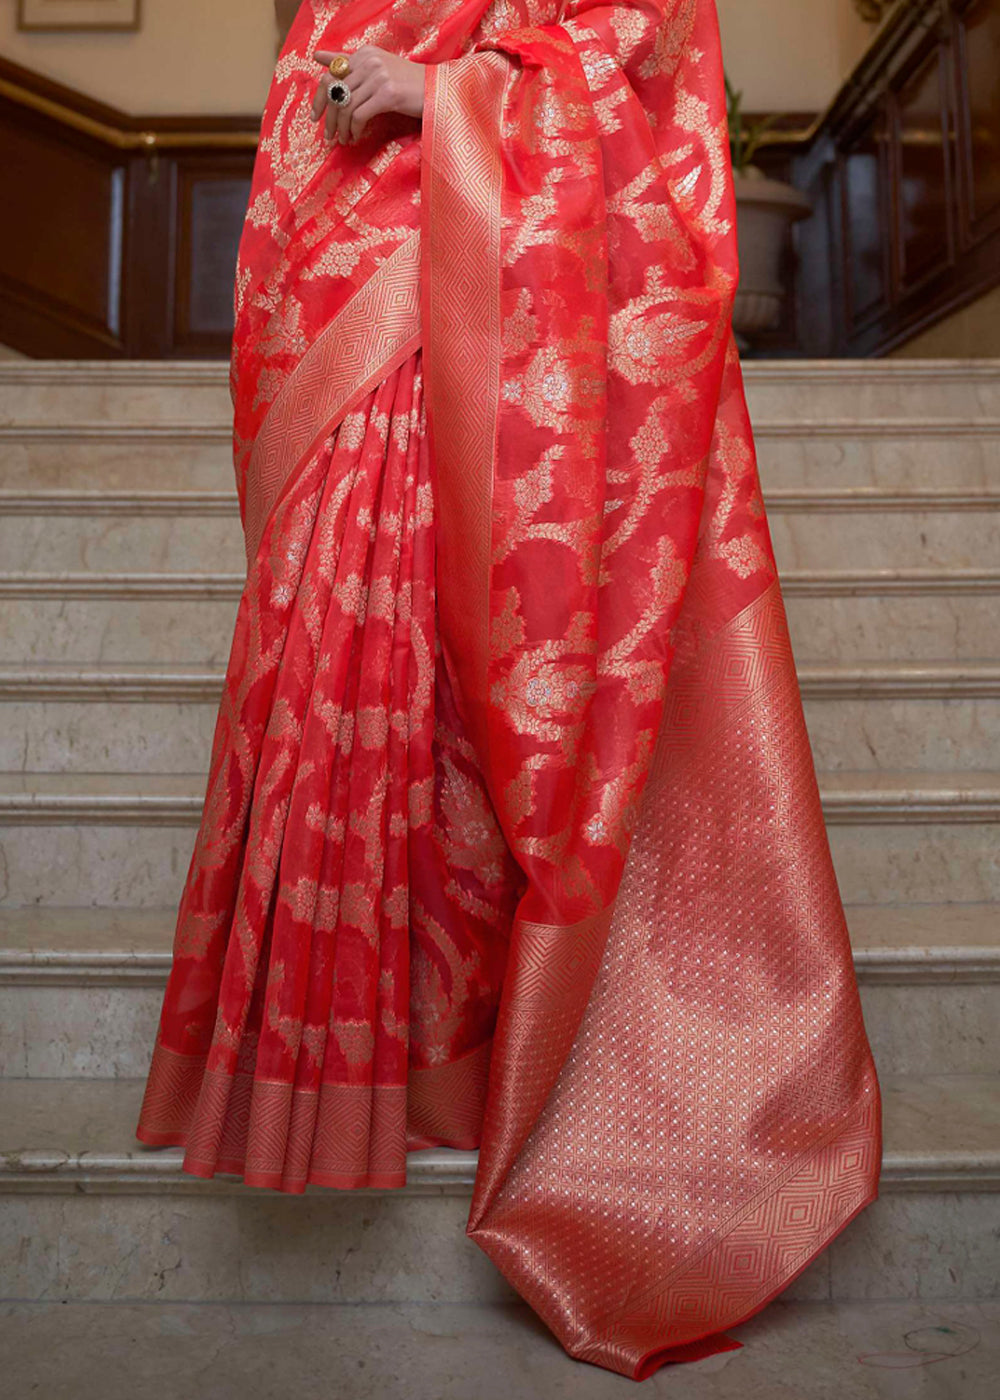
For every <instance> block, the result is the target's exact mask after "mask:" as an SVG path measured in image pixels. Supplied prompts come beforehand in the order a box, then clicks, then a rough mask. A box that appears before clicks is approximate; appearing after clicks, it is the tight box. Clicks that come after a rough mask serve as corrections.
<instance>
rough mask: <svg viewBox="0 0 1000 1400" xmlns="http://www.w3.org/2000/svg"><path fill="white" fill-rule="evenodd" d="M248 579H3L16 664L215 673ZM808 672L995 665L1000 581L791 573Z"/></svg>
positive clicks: (961, 573) (922, 573)
mask: <svg viewBox="0 0 1000 1400" xmlns="http://www.w3.org/2000/svg"><path fill="white" fill-rule="evenodd" d="M242 585H243V578H242V576H241V575H240V574H238V573H218V574H215V573H213V574H208V573H199V574H186V575H179V574H170V573H153V572H141V573H138V572H137V573H97V572H65V573H63V572H60V573H54V574H42V573H35V574H22V573H10V572H5V573H2V574H0V649H2V653H3V655H4V658H5V661H7V662H8V663H10V662H39V661H41V662H75V663H80V662H91V663H93V662H124V663H130V664H148V663H158V664H163V663H166V664H184V665H189V666H190V665H206V664H211V663H212V662H217V661H219V660H220V659H222V658H224V657H226V656H227V655H228V651H229V646H230V643H231V639H232V627H233V620H234V617H235V611H236V605H237V601H238V599H239V596H240V591H241V588H242ZM783 587H784V594H785V598H786V601H787V604H788V614H789V622H790V626H791V630H792V637H793V641H794V644H795V649H796V656H797V659H798V661H799V662H800V663H803V664H815V663H822V664H830V663H832V662H841V663H844V664H847V665H855V664H858V663H864V662H869V661H870V660H871V658H873V657H879V658H880V660H882V661H883V662H896V661H898V662H903V661H906V662H932V661H958V660H962V661H967V660H986V659H989V658H993V657H995V656H997V655H1000V606H998V603H997V599H998V597H1000V570H998V569H989V568H984V569H951V570H944V569H908V570H889V569H886V570H864V571H861V570H853V571H848V570H838V571H829V572H824V571H821V570H799V571H796V570H788V571H786V572H785V574H784V575H783Z"/></svg>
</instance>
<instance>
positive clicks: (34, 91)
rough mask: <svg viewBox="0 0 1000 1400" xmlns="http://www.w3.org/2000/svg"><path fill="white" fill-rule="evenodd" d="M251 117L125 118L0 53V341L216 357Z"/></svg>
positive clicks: (55, 351) (40, 348)
mask: <svg viewBox="0 0 1000 1400" xmlns="http://www.w3.org/2000/svg"><path fill="white" fill-rule="evenodd" d="M257 138H258V123H257V122H256V120H255V119H253V118H215V117H213V118H205V119H202V118H176V117H166V118H134V117H129V116H127V115H126V114H125V113H123V112H119V111H116V110H115V109H114V108H111V107H107V106H105V105H103V104H102V103H98V102H94V101H92V100H91V99H89V98H87V97H84V96H83V95H82V94H80V93H77V92H74V91H72V90H71V89H69V88H65V87H62V86H61V85H59V84H56V83H52V82H49V81H48V80H47V79H44V78H41V77H39V76H38V75H37V74H34V73H31V72H29V71H28V70H26V69H23V68H20V67H18V66H17V65H16V64H12V63H9V62H7V61H6V60H4V59H0V169H2V171H3V194H4V196H5V198H6V200H7V201H8V203H7V207H6V209H5V212H4V217H3V218H2V219H0V342H4V343H6V344H8V345H12V346H13V347H14V348H15V349H17V350H20V351H22V352H23V353H25V354H28V355H37V356H44V357H49V358H51V357H58V356H70V357H100V358H104V357H122V358H152V359H158V358H162V357H165V356H171V357H183V356H225V355H227V354H228V353H229V341H230V337H231V335H232V286H233V270H234V266H235V260H236V247H237V243H238V240H239V235H240V230H241V228H242V223H243V216H244V213H245V209H246V201H247V194H248V191H249V185H250V176H251V172H252V169H253V160H254V154H255V152H256V147H257Z"/></svg>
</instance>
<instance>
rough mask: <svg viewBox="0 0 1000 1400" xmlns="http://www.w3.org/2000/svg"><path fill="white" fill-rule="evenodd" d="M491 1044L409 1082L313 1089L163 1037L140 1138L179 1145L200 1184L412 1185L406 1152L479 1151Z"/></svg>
mask: <svg viewBox="0 0 1000 1400" xmlns="http://www.w3.org/2000/svg"><path fill="white" fill-rule="evenodd" d="M491 1051H492V1042H491V1041H489V1040H487V1041H484V1042H483V1043H482V1044H481V1045H478V1046H476V1047H475V1048H474V1049H473V1050H469V1051H467V1052H466V1054H464V1055H461V1056H459V1058H458V1059H456V1060H451V1061H449V1062H448V1063H447V1064H442V1065H433V1066H429V1067H428V1068H424V1069H414V1068H411V1069H410V1071H409V1077H408V1081H407V1083H406V1084H337V1083H329V1082H324V1083H322V1084H320V1085H319V1087H318V1088H315V1089H305V1088H301V1087H299V1086H297V1085H293V1084H291V1083H287V1082H284V1081H275V1080H269V1079H259V1078H257V1077H256V1076H255V1075H254V1074H253V1073H252V1072H250V1071H246V1070H239V1071H237V1072H235V1073H233V1074H230V1073H227V1072H225V1071H219V1070H211V1069H209V1068H208V1067H207V1060H208V1055H207V1052H203V1053H199V1054H185V1053H184V1052H183V1051H179V1050H172V1049H170V1047H169V1046H166V1045H164V1044H163V1043H162V1042H160V1041H158V1042H157V1044H156V1046H155V1048H154V1051H153V1063H152V1066H151V1068H150V1073H149V1079H148V1084H147V1089H146V1095H145V1098H144V1100H143V1106H142V1111H141V1115H140V1121H139V1126H138V1128H137V1130H136V1136H137V1137H138V1138H139V1140H140V1141H141V1142H144V1143H146V1144H147V1146H150V1147H183V1148H184V1162H183V1169H184V1171H185V1172H186V1173H188V1174H189V1175H191V1176H197V1177H201V1178H203V1179H206V1178H211V1177H213V1176H215V1175H216V1174H217V1173H220V1172H222V1173H225V1174H227V1175H235V1176H242V1177H243V1179H244V1182H245V1184H246V1185H247V1186H256V1187H268V1188H271V1189H273V1190H278V1191H284V1192H286V1193H292V1194H297V1193H299V1192H302V1191H304V1190H305V1188H306V1186H325V1187H331V1188H335V1189H339V1190H350V1189H357V1188H368V1189H371V1188H377V1189H390V1188H398V1187H402V1186H405V1185H406V1154H407V1150H410V1151H417V1150H420V1148H421V1147H438V1146H443V1147H452V1148H457V1149H460V1150H472V1149H475V1148H478V1146H479V1136H480V1131H481V1128H482V1117H483V1111H484V1107H485V1102H486V1087H487V1084H488V1082H489V1066H490V1054H491Z"/></svg>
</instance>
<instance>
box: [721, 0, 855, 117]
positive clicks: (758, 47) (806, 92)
mask: <svg viewBox="0 0 1000 1400" xmlns="http://www.w3.org/2000/svg"><path fill="white" fill-rule="evenodd" d="M716 3H717V5H718V8H719V24H720V26H721V29H722V49H723V54H724V56H725V60H726V69H727V71H728V73H729V77H730V79H731V81H732V83H733V85H734V86H735V87H736V88H738V89H739V88H741V89H742V90H743V95H744V102H745V104H746V106H747V108H748V109H749V110H750V111H754V112H817V111H821V110H822V109H823V108H824V107H825V106H826V105H827V103H828V102H829V101H830V99H831V98H832V97H833V95H834V93H835V92H836V91H837V89H838V87H839V86H840V84H841V83H842V82H843V80H844V78H846V77H847V75H848V73H849V72H850V71H851V69H852V68H853V66H854V64H855V63H856V62H857V60H858V59H859V58H860V56H861V54H862V53H863V52H864V50H865V46H866V44H867V41H868V39H869V38H870V36H871V34H872V32H873V31H872V28H871V26H870V25H867V24H865V23H864V22H863V21H862V20H861V19H860V18H859V16H858V14H857V11H856V10H855V8H854V6H853V4H852V3H851V0H716Z"/></svg>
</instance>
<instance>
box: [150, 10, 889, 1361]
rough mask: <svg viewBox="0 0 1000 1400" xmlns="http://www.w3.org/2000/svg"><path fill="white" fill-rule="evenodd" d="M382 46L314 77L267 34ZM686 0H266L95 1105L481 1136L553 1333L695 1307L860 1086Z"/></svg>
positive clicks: (373, 1168) (851, 1211)
mask: <svg viewBox="0 0 1000 1400" xmlns="http://www.w3.org/2000/svg"><path fill="white" fill-rule="evenodd" d="M363 43H374V44H377V45H379V46H381V47H383V48H387V49H392V50H395V51H397V52H401V53H405V54H408V55H410V56H412V57H415V58H417V59H419V60H421V61H424V62H426V63H427V64H428V65H429V67H428V73H427V102H426V110H425V115H424V120H423V124H422V126H421V124H420V123H417V122H414V121H410V120H408V119H404V118H398V119H397V118H392V119H389V118H382V119H379V120H378V121H377V122H376V123H375V124H374V125H373V127H372V128H371V129H370V131H369V133H368V134H367V135H366V137H365V138H364V140H363V141H362V142H361V143H359V144H358V145H357V146H354V147H348V148H343V149H342V148H340V147H332V148H331V147H330V146H329V145H327V144H326V143H324V141H323V139H322V136H321V133H320V130H319V129H318V128H317V127H316V126H314V125H313V124H312V123H311V122H310V121H309V119H308V98H309V96H310V95H311V92H312V85H313V83H314V82H315V73H316V69H315V65H314V63H313V62H312V59H311V54H312V52H313V51H314V49H315V48H317V47H322V48H326V49H332V50H340V49H346V50H348V51H350V50H352V49H355V48H357V47H358V46H360V45H361V44H363ZM721 86H722V84H721V69H720V59H719V41H718V34H717V30H716V23H715V14H714V7H713V5H712V4H711V0H637V3H611V4H600V3H595V2H594V0H566V3H557V0H493V3H486V0H420V3H414V0H396V3H390V2H389V0H355V3H350V4H346V5H343V4H336V3H329V2H328V0H312V2H311V3H309V2H308V0H307V3H305V4H304V5H303V7H302V10H301V11H300V13H299V16H298V19H297V21H296V23H295V26H294V27H293V30H292V32H291V34H290V36H289V40H288V42H287V44H286V46H285V49H284V51H283V53H282V56H281V58H280V60H279V63H278V67H277V71H276V75H275V81H274V86H273V89H272V92H271V97H270V101H269V104H268V109H267V114H266V117H265V121H264V128H263V134H262V142H261V151H260V157H259V160H258V166H257V173H256V177H255V183H254V189H253V194H252V197H251V202H250V208H249V213H248V218H247V225H246V233H245V236H244V241H243V245H242V249H241V257H240V266H239V273H238V285H237V310H238V318H237V331H236V339H235V346H234V356H233V387H234V397H235V404H236V464H237V477H238V482H239V488H240V499H241V506H242V512H243V521H244V527H245V531H246V538H247V557H248V574H247V583H246V588H245V591H244V594H243V598H242V602H241V605H240V610H239V616H238V620H237V625H236V633H235V638H234V641H233V650H232V655H231V659H230V663H229V669H228V675H227V681H226V690H225V697H224V700H223V703H222V706H221V709H220V713H219V720H218V727H217V731H216V738H215V745H214V749H213V755H212V763H211V775H210V779H209V786H208V795H207V801H206V806H205V812H204V817H203V820H202V825H201V829H200V832H199V836H198V841H197V845H196V849H195V853H194V856H193V859H192V863H191V867H190V871H189V874H188V879H187V884H186V887H185V890H184V895H183V899H182V903H181V908H180V913H179V919H178V926H177V935H176V943H175V960H174V967H173V972H172V975H171V978H170V983H169V987H168V989H167V993H166V998H165V1002H164V1007H163V1015H162V1020H161V1026H160V1032H159V1035H158V1038H157V1043H156V1047H155V1053H154V1057H153V1065H152V1069H151V1072H150V1077H149V1083H148V1087H147V1093H146V1099H145V1103H144V1106H143V1111H142V1118H141V1122H140V1125H139V1136H140V1137H141V1138H142V1139H143V1140H144V1141H145V1142H148V1143H153V1144H166V1143H182V1144H184V1145H185V1148H186V1155H185V1167H186V1169H187V1170H188V1171H190V1172H193V1173H195V1174H198V1175H202V1176H211V1175H213V1174H214V1173H215V1172H217V1171H225V1172H236V1173H240V1174H242V1175H243V1177H244V1179H245V1180H246V1181H247V1182H248V1183H250V1184H253V1185H258V1186H270V1187H275V1188H278V1189H280V1190H283V1191H302V1190H304V1189H305V1186H306V1184H307V1183H315V1184H319V1185H322V1186H333V1187H362V1186H364V1187H372V1186H374V1187H398V1186H401V1185H403V1184H404V1183H405V1179H406V1152H407V1150H408V1149H410V1150H412V1149H415V1148H421V1147H428V1146H439V1145H445V1146H453V1147H462V1148H470V1147H474V1146H477V1147H479V1148H480V1160H479V1169H478V1174H477V1180H476V1187H475V1193H474V1198H473V1203H472V1209H471V1214H470V1218H469V1227H468V1228H469V1233H470V1235H471V1236H472V1238H473V1239H474V1240H475V1241H476V1242H477V1243H478V1244H479V1245H481V1246H482V1248H483V1249H484V1250H485V1251H486V1252H487V1254H489V1255H490V1257H491V1258H492V1259H493V1260H494V1261H495V1262H496V1263H497V1265H498V1266H499V1267H500V1268H501V1269H502V1270H503V1272H504V1273H505V1274H506V1276H507V1277H508V1279H509V1280H510V1281H511V1282H512V1283H513V1285H514V1286H515V1287H516V1288H517V1289H518V1290H519V1291H520V1293H521V1294H522V1295H523V1296H524V1297H525V1298H526V1299H527V1300H528V1302H529V1303H531V1305H532V1306H533V1307H534V1308H535V1309H536V1310H537V1312H538V1313H539V1314H540V1315H541V1316H542V1318H543V1319H544V1320H545V1322H546V1323H547V1324H548V1325H549V1326H550V1327H551V1328H552V1330H553V1331H554V1332H555V1333H556V1335H557V1336H558V1337H559V1339H560V1340H561V1342H562V1343H563V1345H564V1346H565V1347H566V1348H567V1350H568V1351H569V1352H570V1353H571V1354H572V1355H573V1356H576V1357H580V1358H582V1359H585V1360H587V1361H591V1362H595V1363H597V1364H600V1365H603V1366H606V1367H609V1368H611V1369H613V1370H616V1371H621V1372H623V1373H624V1374H626V1375H630V1376H633V1377H636V1378H641V1377H642V1376H644V1375H647V1374H649V1373H650V1372H651V1371H652V1370H654V1369H655V1368H656V1366H658V1365H659V1364H661V1363H662V1362H664V1361H670V1360H683V1359H691V1358H693V1357H695V1356H698V1355H705V1354H707V1353H708V1352H711V1351H713V1350H718V1349H720V1348H723V1347H726V1346H730V1345H735V1343H732V1342H730V1341H729V1339H728V1338H725V1337H724V1336H722V1335H720V1333H721V1329H723V1328H725V1327H727V1326H731V1325H734V1324H735V1323H737V1322H739V1321H741V1320H743V1319H745V1318H747V1317H749V1316H750V1315H751V1314H752V1313H754V1312H755V1311H756V1310H757V1309H759V1308H760V1307H762V1306H763V1305H764V1304H765V1303H766V1302H767V1301H768V1300H769V1299H770V1298H772V1297H773V1296H774V1295H775V1294H776V1293H778V1292H779V1291H780V1290H781V1289H782V1288H784V1287H785V1286H786V1285H787V1284H788V1282H789V1281H790V1280H791V1279H792V1278H793V1277H794V1276H795V1275H796V1274H797V1273H799V1272H800V1271H801V1270H802V1269H803V1268H804V1267H805V1266H806V1264H808V1263H809V1262H810V1260H812V1259H813V1258H814V1257H815V1255H816V1254H817V1253H818V1252H819V1251H820V1250H821V1249H822V1248H823V1247H824V1246H825V1245H826V1244H827V1243H829V1241H830V1240H831V1239H832V1238H833V1236H834V1235H835V1234H837V1232H838V1231H839V1230H841V1229H842V1228H843V1226H844V1225H845V1224H846V1223H847V1222H848V1221H849V1220H850V1219H851V1218H852V1217H853V1216H854V1215H855V1214H856V1213H857V1212H858V1211H859V1210H860V1209H861V1208H862V1207H863V1206H865V1205H866V1204H867V1203H868V1202H869V1201H870V1200H871V1199H872V1198H873V1197H874V1195H875V1192H876V1187H877V1179H878V1171H879V1163H880V1155H881V1154H880V1146H881V1140H880V1117H879V1095H878V1085H877V1081H876V1077H875V1072H874V1067H873V1064H872V1059H871V1054H870V1051H869V1047H868V1043H867V1040H866V1036H865V1031H864V1026H863V1023H862V1019H861V1013H860V1007H859V1002H858V995H857V988H856V984H855V980H854V972H853V966H852V960H851V951H850V947H849V943H848V937H847V932H846V928H845V924H844V919H843V911H842V908H841V905H840V901H839V897H838V892H837V886H836V881H835V878H834V874H833V869H832V865H831V861H830V854H829V848H828V845H827V840H826V835H825V831H824V826H823V819H822V813H821V810H820V804H819V797H818V792H817V787H816V781H815V775H814V772H813V767H812V761H811V756H810V751H809V745H808V741H807V737H806V732H805V727H804V723H803V718H802V710H801V703H800V699H799V692H798V687H797V682H796V676H795V670H794V666H793V661H792V655H791V651H790V647H789V642H788V634H787V630H786V625H785V617H784V612H783V608H782V602H781V594H780V590H779V585H778V581H777V577H776V573H775V568H774V561H773V555H772V551H771V545H770V539H769V535H768V529H767V524H766V519H765V514H764V508H763V503H762V500H761V496H760V491H759V486H758V479H757V472H756V466H755V461H754V454H753V446H752V441H751V435H750V429H749V424H748V419H747V414H746V408H745V403H744V398H743V392H742V386H741V378H740V369H739V363H738V360H737V356H736V352H735V350H734V347H733V342H732V337H731V334H730V329H729V318H730V306H731V301H732V295H733V289H734V284H735V278H736V265H735V244H734V226H733V218H734V205H733V195H732V188H731V180H730V173H729V166H728V158H727V148H726V131H725V114H724V108H723V103H722V98H721Z"/></svg>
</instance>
